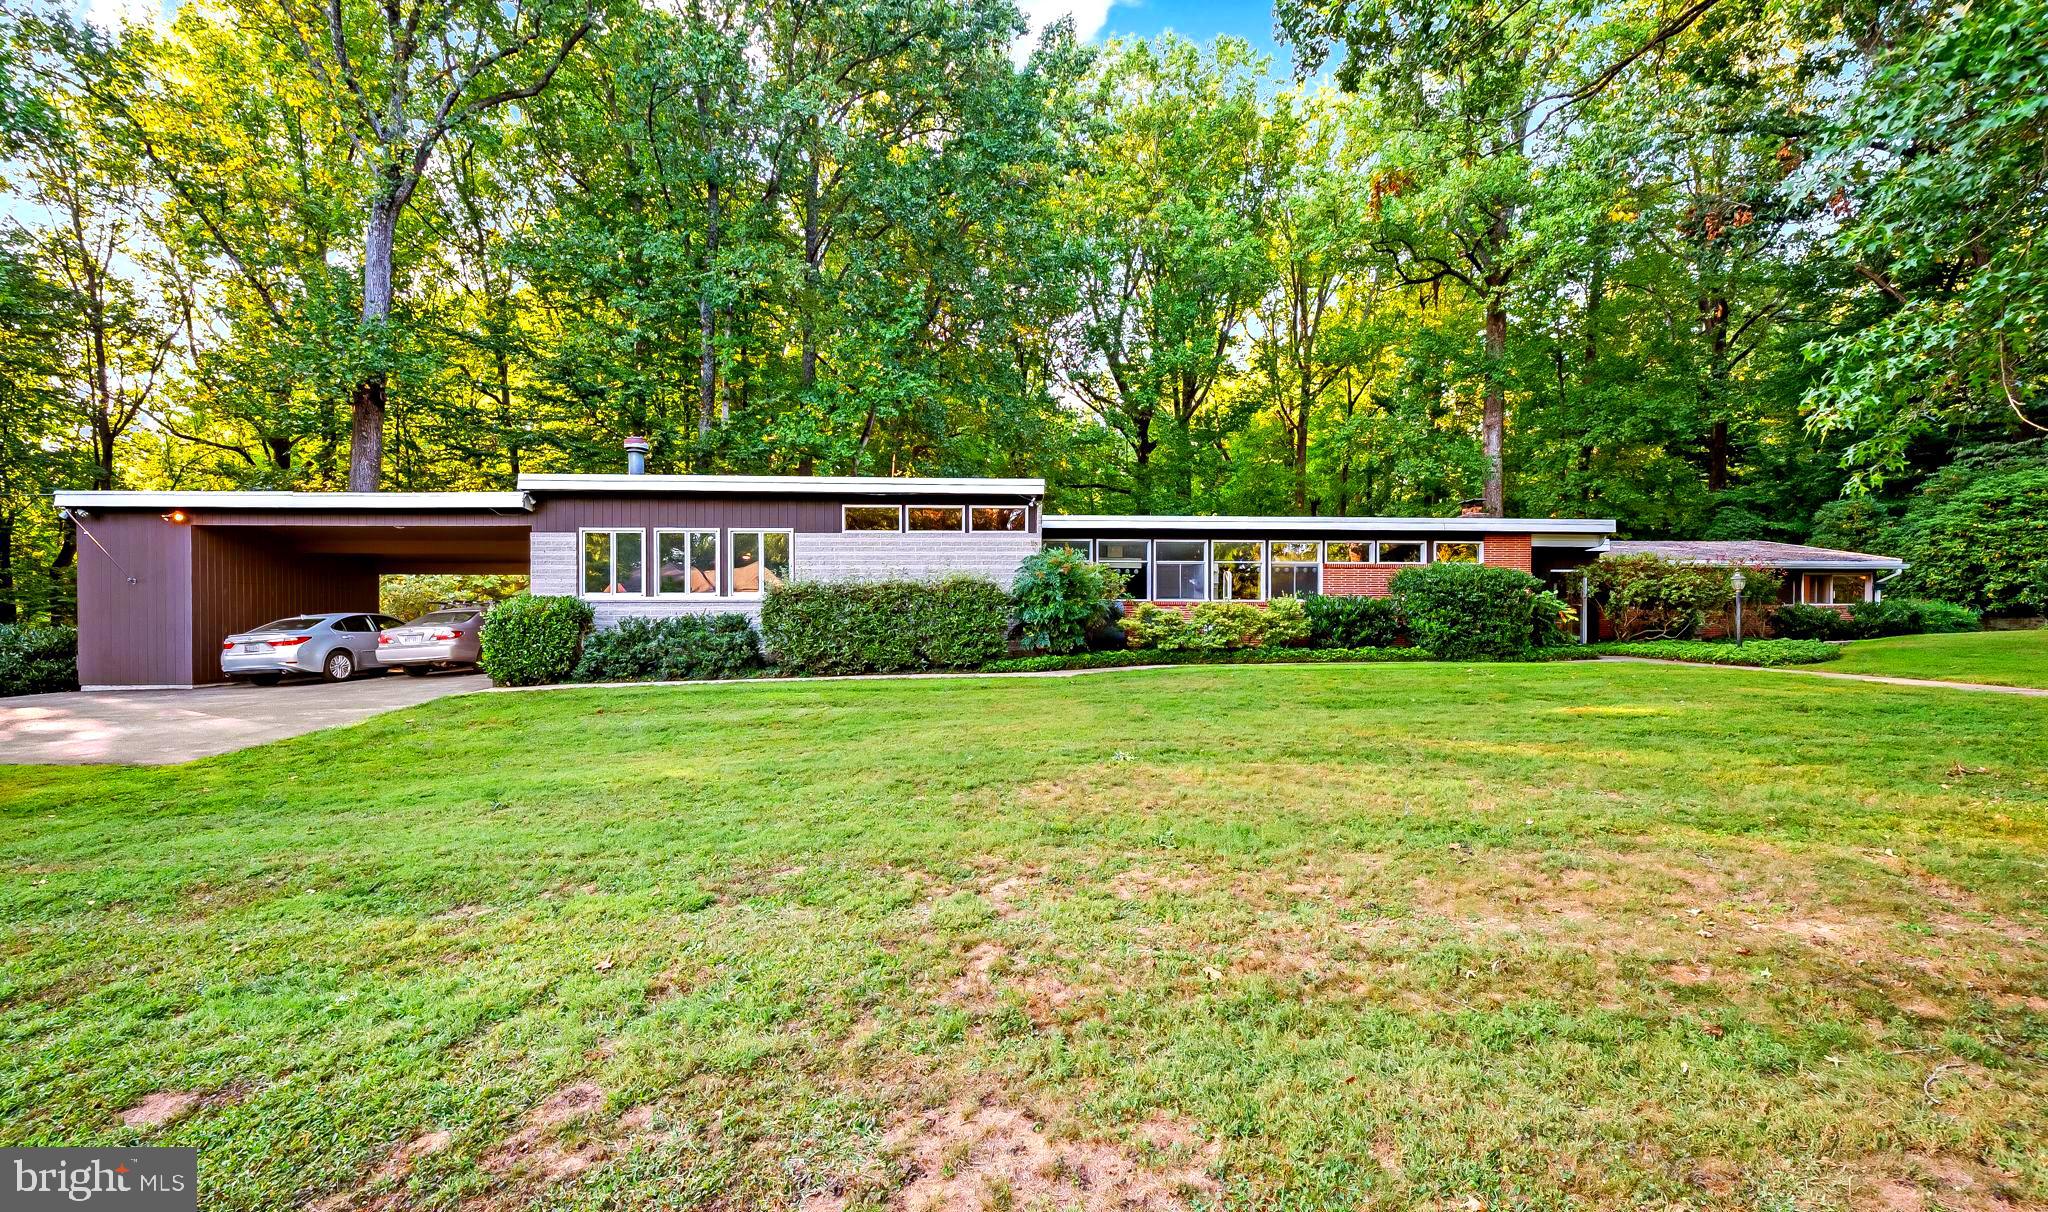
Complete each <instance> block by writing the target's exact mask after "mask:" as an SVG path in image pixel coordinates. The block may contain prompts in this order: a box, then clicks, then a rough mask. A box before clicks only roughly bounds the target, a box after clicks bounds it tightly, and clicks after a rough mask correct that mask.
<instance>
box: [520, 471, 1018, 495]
mask: <svg viewBox="0 0 2048 1212" xmlns="http://www.w3.org/2000/svg"><path fill="white" fill-rule="evenodd" d="M519 487H520V488H521V489H522V490H524V491H527V492H544V493H574V492H633V493H675V494H686V493H690V494H694V493H758V494H763V495H767V496H795V495H803V496H819V495H829V496H906V495H910V494H917V495H923V496H947V497H976V496H1044V495H1045V481H1044V480H1034V479H980V478H965V479H960V478H954V479H947V478H928V477H919V476H657V475H644V476H634V475H612V474H607V475H523V476H520V477H519Z"/></svg>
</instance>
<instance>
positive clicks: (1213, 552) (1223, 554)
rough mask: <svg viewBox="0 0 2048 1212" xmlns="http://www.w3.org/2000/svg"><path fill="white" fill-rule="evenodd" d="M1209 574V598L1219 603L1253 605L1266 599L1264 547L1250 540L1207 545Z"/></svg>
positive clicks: (1233, 540) (1234, 540)
mask: <svg viewBox="0 0 2048 1212" xmlns="http://www.w3.org/2000/svg"><path fill="white" fill-rule="evenodd" d="M1209 566H1210V568H1211V570H1212V572H1213V580H1212V581H1211V584H1212V586H1213V591H1212V592H1211V593H1210V595H1209V596H1210V597H1212V598H1214V599H1216V600H1217V601H1219V602H1256V601H1259V600H1260V599H1262V598H1264V597H1265V596H1266V576H1265V572H1266V545H1265V544H1264V543H1260V542H1257V541H1256V540H1252V539H1230V540H1219V541H1218V542H1214V543H1211V544H1209Z"/></svg>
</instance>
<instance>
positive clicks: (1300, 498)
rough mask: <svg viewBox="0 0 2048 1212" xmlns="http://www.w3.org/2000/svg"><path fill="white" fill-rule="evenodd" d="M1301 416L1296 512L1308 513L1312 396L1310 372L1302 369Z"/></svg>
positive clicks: (1297, 427) (1298, 422)
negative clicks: (1309, 424) (1309, 418)
mask: <svg viewBox="0 0 2048 1212" xmlns="http://www.w3.org/2000/svg"><path fill="white" fill-rule="evenodd" d="M1300 373H1301V403H1300V405H1299V407H1300V415H1299V416H1297V417H1296V418H1295V424H1294V512H1296V513H1302V514H1305V513H1307V512H1308V411H1309V407H1310V404H1311V403H1312V396H1313V395H1314V393H1313V391H1311V389H1310V386H1309V380H1308V370H1307V368H1306V367H1304V368H1302V369H1301V372H1300Z"/></svg>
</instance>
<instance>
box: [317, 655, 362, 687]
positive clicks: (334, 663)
mask: <svg viewBox="0 0 2048 1212" xmlns="http://www.w3.org/2000/svg"><path fill="white" fill-rule="evenodd" d="M355 674H356V658H355V656H354V654H352V653H350V652H349V650H348V649H346V648H337V649H335V650H334V651H333V652H330V653H328V654H327V660H326V661H325V662H323V663H322V664H321V666H320V676H322V677H324V678H326V679H327V680H328V681H330V682H346V681H348V680H349V679H350V678H352V677H354V676H355Z"/></svg>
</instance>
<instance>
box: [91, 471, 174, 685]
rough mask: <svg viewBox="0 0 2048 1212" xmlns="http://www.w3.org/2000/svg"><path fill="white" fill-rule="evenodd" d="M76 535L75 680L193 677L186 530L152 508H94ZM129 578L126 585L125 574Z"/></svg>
mask: <svg viewBox="0 0 2048 1212" xmlns="http://www.w3.org/2000/svg"><path fill="white" fill-rule="evenodd" d="M80 529H81V530H82V531H83V532H84V533H81V534H80V535H79V537H78V680H79V682H80V684H82V685H86V686H182V685H186V684H187V683H189V682H190V681H191V680H192V531H191V528H190V527H186V526H174V525H172V524H171V523H169V522H166V521H164V520H163V519H162V518H161V517H158V516H157V515H156V514H154V513H122V514H110V513H100V512H98V511H94V512H93V515H92V516H91V517H89V518H87V519H86V520H85V522H84V523H83V524H82V525H81V528H80ZM131 577H132V578H134V580H135V583H134V584H132V585H131V584H129V583H128V581H129V578H131Z"/></svg>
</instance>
